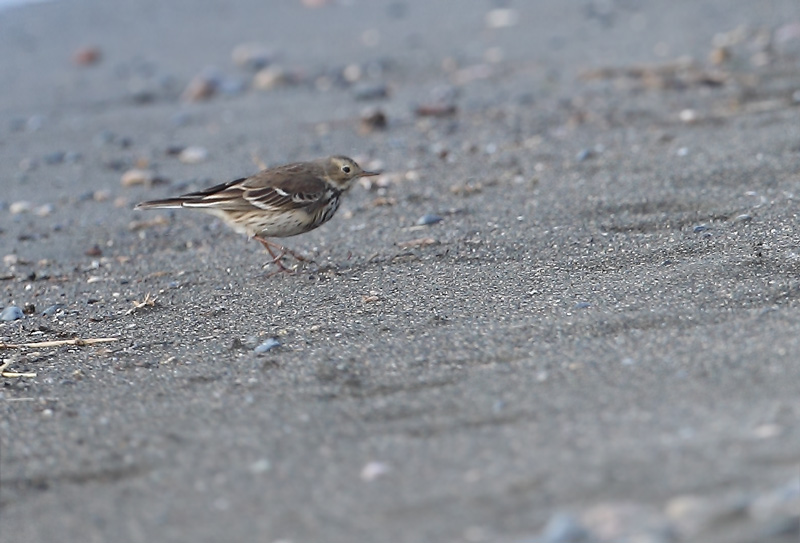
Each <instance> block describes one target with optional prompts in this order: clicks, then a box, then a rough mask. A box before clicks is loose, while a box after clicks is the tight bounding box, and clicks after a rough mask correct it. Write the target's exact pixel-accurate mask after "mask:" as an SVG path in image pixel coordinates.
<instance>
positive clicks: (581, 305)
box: [575, 302, 592, 309]
mask: <svg viewBox="0 0 800 543" xmlns="http://www.w3.org/2000/svg"><path fill="white" fill-rule="evenodd" d="M589 307H592V304H590V303H589V302H578V303H576V304H575V309H587V308H589Z"/></svg>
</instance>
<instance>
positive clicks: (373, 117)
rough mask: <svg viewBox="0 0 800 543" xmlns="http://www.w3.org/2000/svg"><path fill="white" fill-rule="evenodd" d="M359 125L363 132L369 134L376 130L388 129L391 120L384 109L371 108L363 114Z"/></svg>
mask: <svg viewBox="0 0 800 543" xmlns="http://www.w3.org/2000/svg"><path fill="white" fill-rule="evenodd" d="M358 126H359V130H360V131H361V133H362V134H369V133H371V132H375V131H376V130H386V128H387V127H388V126H389V121H388V120H387V118H386V114H385V113H384V112H383V111H382V110H380V109H371V110H368V111H365V112H364V113H362V114H361V119H360V120H359V124H358Z"/></svg>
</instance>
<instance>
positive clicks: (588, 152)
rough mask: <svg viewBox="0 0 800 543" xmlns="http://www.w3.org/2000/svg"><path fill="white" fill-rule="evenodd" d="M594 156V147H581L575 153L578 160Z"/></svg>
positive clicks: (582, 160)
mask: <svg viewBox="0 0 800 543" xmlns="http://www.w3.org/2000/svg"><path fill="white" fill-rule="evenodd" d="M594 156H595V152H594V150H593V149H581V150H580V151H578V154H576V155H575V160H577V161H578V162H584V161H586V160H589V159H590V158H594Z"/></svg>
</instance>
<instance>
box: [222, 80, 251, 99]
mask: <svg viewBox="0 0 800 543" xmlns="http://www.w3.org/2000/svg"><path fill="white" fill-rule="evenodd" d="M246 88H247V85H246V84H245V82H244V81H242V80H241V79H239V78H238V77H227V76H226V77H223V78H221V79H220V80H219V81H218V82H217V90H218V91H219V92H220V94H224V95H225V96H238V95H239V94H242V93H243V92H244V91H245V89H246Z"/></svg>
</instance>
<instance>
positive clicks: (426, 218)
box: [417, 213, 442, 226]
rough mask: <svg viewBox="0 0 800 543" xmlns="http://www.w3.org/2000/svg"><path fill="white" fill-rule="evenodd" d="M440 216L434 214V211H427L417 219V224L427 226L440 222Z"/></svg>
mask: <svg viewBox="0 0 800 543" xmlns="http://www.w3.org/2000/svg"><path fill="white" fill-rule="evenodd" d="M441 221H442V217H440V216H439V215H436V214H435V213H427V214H425V215H423V216H422V217H420V218H419V219H417V226H429V225H431V224H436V223H437V222H441Z"/></svg>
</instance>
